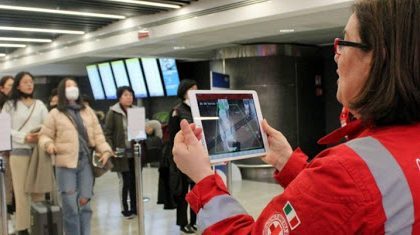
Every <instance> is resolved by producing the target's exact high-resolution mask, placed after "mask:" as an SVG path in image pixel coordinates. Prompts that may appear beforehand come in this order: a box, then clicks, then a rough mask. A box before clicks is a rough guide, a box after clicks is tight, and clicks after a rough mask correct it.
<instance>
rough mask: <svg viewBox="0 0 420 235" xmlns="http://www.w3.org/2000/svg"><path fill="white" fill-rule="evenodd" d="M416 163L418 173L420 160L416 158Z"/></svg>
mask: <svg viewBox="0 0 420 235" xmlns="http://www.w3.org/2000/svg"><path fill="white" fill-rule="evenodd" d="M416 162H417V167H418V168H419V171H420V158H417V159H416Z"/></svg>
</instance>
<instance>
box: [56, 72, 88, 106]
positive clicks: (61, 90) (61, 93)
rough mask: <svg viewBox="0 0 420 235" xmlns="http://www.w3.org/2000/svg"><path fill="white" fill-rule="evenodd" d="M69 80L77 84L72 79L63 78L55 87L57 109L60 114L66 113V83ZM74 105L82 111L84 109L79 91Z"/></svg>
mask: <svg viewBox="0 0 420 235" xmlns="http://www.w3.org/2000/svg"><path fill="white" fill-rule="evenodd" d="M69 80H71V81H74V82H75V83H76V84H77V82H76V81H75V80H74V79H73V78H64V79H63V80H61V81H60V83H59V84H58V86H57V93H58V104H57V109H58V110H59V111H60V112H66V109H67V105H68V104H69V102H68V100H67V98H66V82H67V81H69ZM78 87H79V85H78ZM76 104H78V105H80V107H81V108H82V109H84V108H86V106H85V104H84V103H83V98H82V96H81V94H80V91H79V98H77V100H76Z"/></svg>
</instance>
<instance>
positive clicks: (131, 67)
mask: <svg viewBox="0 0 420 235" xmlns="http://www.w3.org/2000/svg"><path fill="white" fill-rule="evenodd" d="M125 64H126V65H127V70H128V77H129V78H130V82H131V88H133V91H134V95H135V96H136V98H145V97H147V90H146V85H145V83H144V77H143V72H142V70H141V67H140V61H139V59H138V58H132V59H126V60H125Z"/></svg>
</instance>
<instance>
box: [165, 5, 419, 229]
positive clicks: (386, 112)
mask: <svg viewBox="0 0 420 235" xmlns="http://www.w3.org/2000/svg"><path fill="white" fill-rule="evenodd" d="M419 6H420V2H419V0H404V1H401V0H358V1H356V2H355V4H354V6H353V14H352V15H351V17H350V18H349V20H348V23H347V25H346V27H345V30H344V40H343V39H336V40H335V42H334V46H335V53H336V55H335V61H336V63H337V65H338V69H337V73H338V75H339V79H338V90H337V99H338V100H339V101H340V102H341V103H342V105H343V106H344V107H346V108H348V109H349V110H350V112H351V113H352V114H353V115H354V116H355V118H356V119H357V120H355V121H352V122H350V123H349V124H348V125H346V126H345V127H342V128H341V129H338V130H336V131H334V132H333V133H331V134H329V135H328V136H326V137H324V138H323V139H321V140H320V143H323V144H326V143H333V142H338V141H339V140H340V139H342V137H344V136H348V137H349V139H350V140H349V141H348V142H346V143H343V144H339V145H337V146H335V147H333V148H329V149H327V150H325V151H323V152H321V153H320V154H318V155H317V156H316V157H315V158H314V159H313V160H312V161H311V162H310V163H307V157H306V156H305V154H304V153H302V152H301V151H300V150H299V149H296V150H295V151H293V150H292V148H291V147H290V145H289V143H288V142H287V140H286V138H285V137H284V136H283V135H282V134H281V133H280V132H278V131H277V130H275V129H273V128H271V127H270V126H269V125H268V123H267V122H266V121H263V122H262V125H263V129H264V130H265V132H266V133H267V135H268V140H269V145H270V150H269V152H268V154H267V155H266V156H264V157H263V160H264V161H265V162H267V163H269V164H271V165H273V166H274V167H275V168H276V169H277V171H276V173H275V178H276V179H277V181H278V182H279V183H280V184H281V185H282V186H283V187H284V188H285V190H284V193H282V194H281V195H279V196H277V197H275V198H273V200H272V201H271V202H270V203H269V204H268V205H267V206H266V208H265V209H264V210H263V212H262V213H261V215H260V216H259V217H258V219H257V220H256V221H254V219H253V218H252V217H251V216H249V215H247V214H246V212H245V211H244V209H243V208H242V207H241V206H240V204H239V203H238V202H237V201H236V200H235V199H233V198H232V197H231V196H230V195H229V193H228V191H227V190H226V187H225V185H224V184H223V182H222V180H221V179H220V177H218V176H217V175H215V174H213V172H212V171H211V170H210V163H209V160H208V157H207V155H206V153H205V151H204V149H203V147H202V145H201V144H200V142H199V141H198V139H199V138H200V137H201V136H200V135H201V134H200V133H201V129H199V128H195V126H194V125H193V124H192V125H188V123H187V122H186V121H185V120H184V121H182V122H181V130H182V131H181V132H179V133H178V134H177V136H176V139H175V145H174V149H173V153H174V159H175V162H176V163H177V166H178V168H179V169H180V170H182V171H183V172H184V173H185V174H186V175H188V176H189V177H190V178H191V179H192V180H194V181H195V182H196V183H197V184H196V186H195V187H194V189H193V190H192V191H191V192H190V193H189V194H188V195H187V200H188V202H189V203H190V205H191V207H192V208H193V209H194V210H195V211H196V212H198V215H197V218H198V226H199V228H200V230H201V231H203V234H264V235H266V234H267V235H268V234H420V184H419V182H420V69H419V68H420V66H419V58H420V57H419V55H420V45H419V42H420V38H419V37H420V36H419V29H420V20H419V19H420V8H419ZM197 137H198V138H197Z"/></svg>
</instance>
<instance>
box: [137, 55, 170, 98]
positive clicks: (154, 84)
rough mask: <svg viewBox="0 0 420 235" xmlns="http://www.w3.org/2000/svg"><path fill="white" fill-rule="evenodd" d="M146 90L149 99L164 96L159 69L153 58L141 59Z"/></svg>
mask: <svg viewBox="0 0 420 235" xmlns="http://www.w3.org/2000/svg"><path fill="white" fill-rule="evenodd" d="M141 62H142V65H143V70H144V76H145V77H146V84H147V88H148V89H149V95H150V96H151V97H157V96H164V95H165V93H164V91H163V86H162V80H161V77H160V72H159V67H158V64H157V60H156V59H155V58H141Z"/></svg>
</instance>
